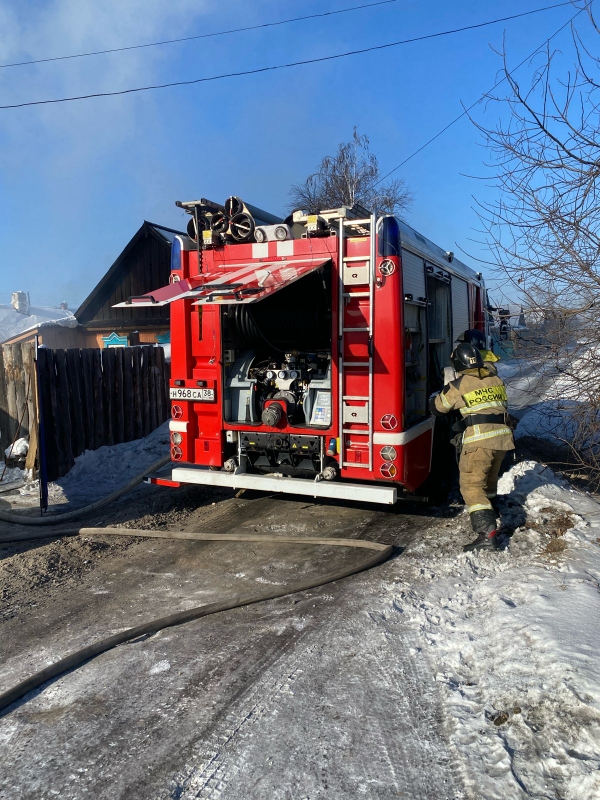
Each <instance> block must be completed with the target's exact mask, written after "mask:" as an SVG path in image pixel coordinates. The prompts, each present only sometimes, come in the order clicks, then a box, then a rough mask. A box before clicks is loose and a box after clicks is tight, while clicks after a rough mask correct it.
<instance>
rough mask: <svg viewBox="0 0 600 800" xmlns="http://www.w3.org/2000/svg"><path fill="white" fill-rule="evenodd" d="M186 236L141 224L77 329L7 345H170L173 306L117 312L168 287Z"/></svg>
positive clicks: (40, 332) (40, 329)
mask: <svg viewBox="0 0 600 800" xmlns="http://www.w3.org/2000/svg"><path fill="white" fill-rule="evenodd" d="M177 234H182V235H183V236H185V235H186V234H185V233H182V232H181V231H175V230H173V229H172V228H165V227H163V226H162V225H156V224H154V223H152V222H146V221H144V223H143V224H142V226H141V227H140V229H139V230H138V231H137V232H136V233H135V235H134V236H133V238H132V239H131V241H130V242H129V243H128V244H127V245H126V247H125V249H124V250H123V251H122V252H121V254H120V255H119V256H118V258H117V259H116V261H115V262H114V263H113V264H112V266H111V267H110V268H109V269H108V271H107V272H106V273H105V275H104V277H103V278H102V280H101V281H100V282H99V283H98V284H97V286H95V288H94V289H93V290H92V292H91V293H90V294H89V296H88V297H87V298H86V299H85V300H84V301H83V303H82V304H81V305H80V306H79V308H78V309H77V311H75V319H76V320H77V325H76V326H75V327H65V326H64V325H62V326H61V325H58V324H57V325H52V324H48V323H46V324H44V325H43V326H37V327H32V328H30V329H29V330H27V331H25V332H24V333H21V334H19V335H16V336H13V337H12V338H10V339H5V342H4V343H6V344H16V343H19V342H27V341H33V340H34V338H35V336H36V335H37V336H38V341H39V343H40V344H42V345H45V346H46V347H49V348H51V349H58V348H65V349H67V348H77V347H79V348H85V347H93V348H96V347H98V348H106V347H127V346H131V345H139V344H159V345H166V344H168V343H169V306H168V305H166V306H159V307H157V308H156V309H154V308H138V307H136V306H132V307H131V308H113V305H114V304H115V303H120V302H122V301H123V300H127V299H128V298H129V297H132V296H134V295H142V294H146V293H147V292H149V291H151V290H152V289H156V288H157V287H159V286H165V285H166V284H167V283H168V282H169V276H170V274H171V244H172V242H173V239H174V237H175V235H177Z"/></svg>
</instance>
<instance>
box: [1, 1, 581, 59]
mask: <svg viewBox="0 0 600 800" xmlns="http://www.w3.org/2000/svg"><path fill="white" fill-rule="evenodd" d="M397 2H398V0H377V2H375V3H364V4H363V5H361V6H352V7H350V8H340V9H338V10H337V11H323V12H322V13H320V14H307V15H306V16H304V17H292V18H291V19H281V20H279V21H277V22H261V23H260V25H248V26H247V27H245V28H231V29H230V30H226V31H214V32H213V33H199V34H197V35H195V36H182V37H181V38H179V39H163V40H162V41H159V42H147V43H145V44H132V45H129V46H126V47H111V48H109V49H106V50H90V51H89V52H87V53H72V54H71V55H66V56H54V57H51V58H36V59H34V60H32V61H16V62H14V63H13V64H0V69H7V68H8V67H24V66H27V65H30V64H47V63H48V62H50V61H67V60H68V59H71V58H87V57H88V56H101V55H105V54H106V53H123V52H125V51H127V50H141V49H143V48H145V47H160V46H161V45H165V44H177V43H178V42H193V41H195V40H197V39H211V38H213V37H215V36H229V35H230V34H232V33H244V32H245V31H256V30H261V29H262V28H274V27H276V26H277V25H287V24H288V23H290V22H302V21H303V20H306V19H318V18H320V17H333V16H335V15H336V14H346V13H348V12H349V11H360V10H362V9H364V8H374V7H375V6H385V5H388V4H389V3H397ZM561 5H566V3H565V4H561Z"/></svg>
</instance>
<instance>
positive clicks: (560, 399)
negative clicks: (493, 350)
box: [497, 348, 598, 446]
mask: <svg viewBox="0 0 600 800" xmlns="http://www.w3.org/2000/svg"><path fill="white" fill-rule="evenodd" d="M597 361H598V359H597V356H596V354H595V351H594V350H592V349H590V348H583V349H582V348H580V349H579V351H578V353H577V354H573V361H572V363H568V364H565V365H564V369H563V368H562V367H561V366H560V365H557V363H556V361H555V360H554V359H551V358H548V359H542V358H537V359H528V358H525V357H522V358H520V357H516V358H509V359H506V360H505V359H503V360H502V361H500V362H499V363H498V364H497V368H498V373H499V375H500V377H501V378H502V379H503V380H504V382H505V383H506V385H507V387H508V390H509V401H510V405H511V411H513V413H515V414H516V416H517V417H518V418H519V426H518V428H517V430H516V432H515V436H516V438H517V439H518V438H520V437H522V436H533V437H538V438H541V439H546V440H548V441H550V442H552V443H554V444H562V445H564V444H568V443H572V442H573V441H574V440H575V439H576V440H577V443H578V445H579V446H581V445H582V444H583V443H586V444H590V443H592V442H591V440H592V439H593V440H594V441H595V440H597V439H598V433H597V428H598V421H597V420H596V417H595V415H596V413H597V402H596V400H595V398H596V396H597V380H596V366H595V365H596V364H597ZM565 370H566V371H565ZM591 406H593V410H592V411H590V410H589V409H590V408H591Z"/></svg>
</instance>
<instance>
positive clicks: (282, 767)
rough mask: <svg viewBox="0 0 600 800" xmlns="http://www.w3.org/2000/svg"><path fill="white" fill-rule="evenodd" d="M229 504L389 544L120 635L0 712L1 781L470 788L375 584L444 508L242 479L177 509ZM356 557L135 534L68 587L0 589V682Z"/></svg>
mask: <svg viewBox="0 0 600 800" xmlns="http://www.w3.org/2000/svg"><path fill="white" fill-rule="evenodd" d="M150 491H152V490H150ZM158 491H160V490H158ZM232 520H236V521H238V522H239V521H240V520H243V524H242V528H243V529H246V530H249V531H258V532H264V533H269V534H273V533H275V534H276V533H278V532H279V533H281V534H282V535H283V534H285V535H290V534H292V535H293V534H294V533H297V534H298V535H310V533H311V532H312V533H314V535H319V536H323V535H325V536H329V535H337V536H354V537H358V536H361V537H368V538H373V539H377V540H380V541H385V542H390V543H394V544H396V545H397V547H398V554H397V556H396V558H395V559H394V560H392V561H390V562H389V563H387V564H385V565H383V566H382V567H380V568H378V569H377V570H373V571H371V572H369V573H364V574H361V575H359V576H356V577H354V578H351V579H349V580H345V581H342V582H339V583H338V584H334V585H330V586H326V587H323V588H322V589H318V590H313V591H311V592H308V593H304V594H301V595H296V596H294V597H290V598H283V599H281V600H279V601H274V602H269V603H265V604H260V605H257V606H253V607H249V608H246V609H239V610H236V611H232V612H227V613H224V614H220V615H218V616H215V617H210V618H207V619H204V620H200V621H198V622H196V623H190V624H188V625H185V626H182V627H180V628H175V629H171V630H167V631H163V632H162V633H160V634H159V635H157V636H154V637H152V638H150V639H148V640H146V641H142V642H138V643H135V644H130V645H125V646H122V647H119V648H117V649H116V650H113V651H112V652H110V653H107V654H105V655H103V656H101V657H100V658H98V659H96V660H94V661H92V662H90V663H89V664H87V665H85V666H84V667H83V668H81V669H79V670H77V671H75V672H73V673H71V674H69V675H67V676H65V677H64V678H62V679H60V680H58V681H57V682H55V683H53V684H52V685H50V686H49V687H47V688H46V689H44V691H42V692H41V693H39V694H38V695H37V696H35V697H33V698H30V699H29V701H28V702H26V703H22V704H20V705H19V706H18V707H17V708H16V709H15V710H13V711H12V712H11V713H10V714H8V715H6V716H4V718H2V719H0V748H1V752H2V770H1V772H0V797H2V798H3V800H4V798H6V799H7V800H8V798H10V800H17V798H31V799H32V800H33V798H36V800H38V799H39V798H44V799H45V798H52V797H58V796H60V797H61V798H85V797H94V798H107V800H108V798H110V799H111V800H113V799H114V798H136V800H138V798H139V800H145V798H148V800H150V799H152V800H156V799H157V798H180V799H181V800H183V799H184V798H212V799H213V800H216V798H220V799H221V798H222V800H227V799H228V798H230V799H231V800H233V798H235V800H242V799H243V800H254V799H255V798H256V800H259V799H260V800H266V799H267V798H268V799H269V800H308V798H311V800H315V799H316V798H325V797H326V798H332V800H333V799H334V798H335V799H336V800H338V799H339V800H342V798H344V800H345V799H346V798H350V797H366V798H381V799H382V800H383V798H385V800H387V799H388V798H390V800H391V798H398V797H406V798H409V797H410V798H414V799H415V800H421V798H422V799H423V800H431V798H439V800H454V799H455V798H456V799H458V798H463V797H468V796H469V795H467V794H466V793H465V791H464V789H463V780H462V777H461V768H460V766H459V762H458V758H457V754H456V752H455V751H454V749H453V746H452V745H451V744H450V743H449V738H450V736H449V734H450V731H449V727H448V719H447V717H446V715H445V713H444V710H443V705H442V702H441V698H440V691H439V688H440V687H439V684H438V683H437V682H436V680H435V675H434V674H433V672H432V670H431V667H430V663H429V660H428V658H427V656H426V655H425V654H424V653H423V651H422V647H421V646H420V644H419V641H418V639H419V637H418V633H417V632H416V631H414V630H412V629H411V628H410V627H409V626H408V625H407V624H405V623H404V621H403V615H402V613H401V610H400V609H399V608H396V607H395V605H394V602H393V601H392V602H391V603H390V597H389V596H382V594H381V590H382V586H383V585H388V584H389V585H392V586H393V585H395V582H396V581H397V580H398V577H399V575H400V574H401V573H402V570H403V567H402V562H403V559H404V553H403V552H402V549H403V548H406V547H407V546H410V544H411V542H413V541H414V540H415V537H417V536H421V537H427V536H430V537H431V536H433V535H434V533H433V531H435V529H436V528H438V527H439V526H440V525H442V526H443V525H444V524H445V522H444V521H440V520H439V519H435V518H430V517H427V516H423V517H421V516H416V517H415V516H410V515H402V514H398V513H397V512H396V511H391V510H387V509H386V510H375V511H374V510H366V509H364V508H353V507H350V506H346V507H335V506H331V505H329V506H320V505H315V504H313V503H307V502H306V501H305V500H298V501H294V500H283V499H275V498H258V499H254V500H252V501H244V500H243V499H241V500H235V499H231V500H227V501H223V502H221V503H219V504H218V505H217V506H215V507H212V506H211V507H209V509H208V511H207V510H206V509H200V510H199V511H198V512H195V513H194V514H191V515H190V516H189V517H188V518H187V519H186V523H185V527H186V528H190V529H196V530H216V531H218V530H221V531H225V530H230V529H231V527H232ZM453 524H454V523H453ZM428 532H429V533H428ZM111 544H112V542H111ZM67 546H69V544H67ZM71 546H74V545H71ZM21 555H22V554H21ZM357 557H360V556H357V554H356V553H355V552H350V551H348V552H342V553H340V552H338V551H335V552H334V551H333V550H331V549H330V550H328V549H327V548H323V547H320V548H318V547H315V548H309V547H305V548H298V549H297V550H296V551H292V550H291V549H290V547H289V546H281V547H278V546H276V545H268V546H263V547H261V546H256V545H246V544H237V545H231V544H230V545H222V544H219V543H216V544H208V543H206V544H205V543H196V542H182V541H177V542H168V541H163V540H150V541H147V540H146V541H137V542H134V543H133V544H132V545H131V546H129V547H128V548H127V549H126V550H125V551H124V552H120V553H115V554H114V555H113V556H112V557H105V558H104V559H103V560H102V561H99V562H98V564H97V565H96V567H95V569H94V570H92V571H90V572H88V573H85V574H84V575H83V576H82V577H81V579H80V580H79V581H78V582H77V584H76V585H75V586H71V587H70V588H69V591H64V590H62V591H61V587H60V586H57V587H52V591H51V592H50V594H51V597H50V598H49V600H50V602H48V603H45V602H44V601H43V597H40V598H39V605H38V606H37V607H36V608H34V609H30V608H20V607H18V605H17V607H14V606H13V607H12V610H11V611H10V612H9V613H7V614H6V617H5V619H4V622H3V624H2V626H1V627H0V647H1V648H2V651H3V653H2V663H3V670H2V675H1V676H0V685H1V688H5V687H7V686H9V685H11V684H12V683H13V682H15V681H17V680H19V679H22V678H23V677H25V675H26V674H28V673H29V672H30V671H31V670H34V669H37V668H39V667H41V666H43V665H44V664H46V663H48V662H50V661H53V660H55V659H56V658H58V657H60V656H61V655H64V654H65V653H66V652H67V651H70V650H72V649H74V648H76V647H77V646H80V645H82V644H83V643H84V642H87V641H89V640H90V638H96V637H97V636H101V635H105V634H107V633H109V632H110V631H111V630H113V629H116V628H119V627H122V626H125V625H130V624H134V623H138V622H141V621H143V620H144V619H151V618H153V617H155V616H158V615H162V614H164V613H166V611H167V610H172V609H174V608H181V607H189V606H192V605H198V604H200V603H204V602H211V601H212V600H214V599H216V598H217V597H222V596H225V595H227V596H230V595H231V594H235V593H236V592H239V591H243V587H245V588H247V587H248V585H249V584H254V585H256V584H258V585H260V584H263V585H269V584H280V583H281V582H283V581H286V580H291V579H292V580H297V579H298V578H299V576H300V575H303V574H309V573H310V574H314V573H317V574H318V572H319V571H321V572H325V571H329V569H330V568H331V564H332V560H333V559H335V560H336V563H337V564H341V562H342V561H344V560H345V559H355V558H357ZM0 563H1V562H0ZM382 582H383V583H382Z"/></svg>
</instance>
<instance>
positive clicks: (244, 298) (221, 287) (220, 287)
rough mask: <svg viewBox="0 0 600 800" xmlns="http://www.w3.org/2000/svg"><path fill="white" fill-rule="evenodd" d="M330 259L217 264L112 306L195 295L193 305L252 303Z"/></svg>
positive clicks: (142, 305)
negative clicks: (193, 276) (215, 267)
mask: <svg viewBox="0 0 600 800" xmlns="http://www.w3.org/2000/svg"><path fill="white" fill-rule="evenodd" d="M329 260H330V259H328V258H327V259H323V258H317V259H313V258H298V259H285V260H281V261H272V262H256V261H251V262H248V263H247V264H240V263H237V264H236V263H233V264H219V270H218V272H217V271H216V270H215V271H212V272H203V273H202V275H199V276H198V277H197V278H194V279H193V280H180V281H175V282H174V283H169V284H168V286H162V287H161V288H160V289H155V290H153V291H152V292H148V293H147V294H144V295H139V296H134V297H130V298H129V299H128V300H125V301H124V302H122V303H116V304H115V305H114V306H113V308H134V307H135V308H156V307H157V306H165V305H167V304H168V303H173V302H174V301H175V300H183V299H185V298H186V297H187V298H189V297H193V298H197V299H196V303H195V305H206V304H207V303H219V304H227V303H229V304H238V303H255V302H257V301H258V300H262V299H263V298H265V297H268V296H269V295H271V294H275V292H278V291H279V290H280V289H283V288H284V287H285V286H289V285H290V284H292V283H294V282H295V281H297V280H299V279H300V278H302V277H304V276H305V275H308V274H309V273H310V272H315V271H316V270H318V269H321V267H323V266H324V265H325V264H327V262H328V261H329Z"/></svg>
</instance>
